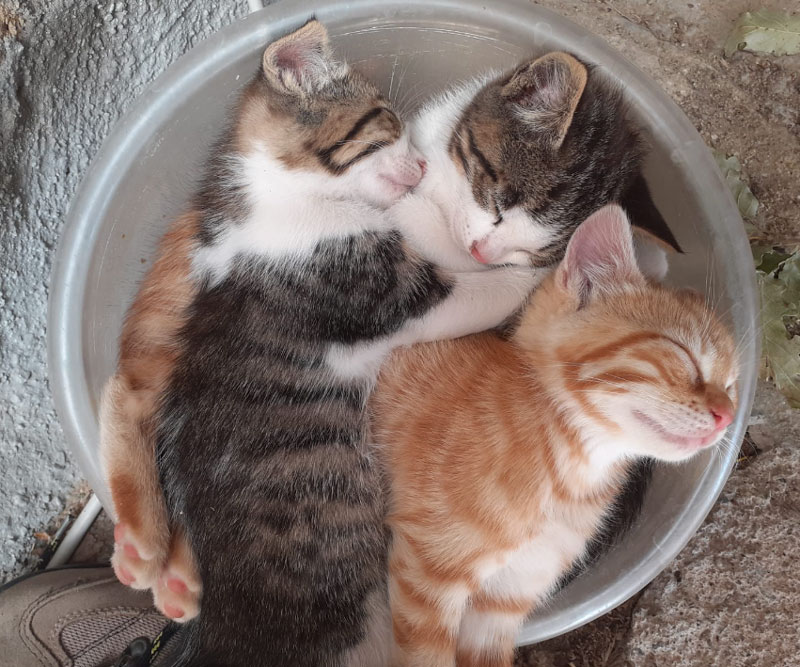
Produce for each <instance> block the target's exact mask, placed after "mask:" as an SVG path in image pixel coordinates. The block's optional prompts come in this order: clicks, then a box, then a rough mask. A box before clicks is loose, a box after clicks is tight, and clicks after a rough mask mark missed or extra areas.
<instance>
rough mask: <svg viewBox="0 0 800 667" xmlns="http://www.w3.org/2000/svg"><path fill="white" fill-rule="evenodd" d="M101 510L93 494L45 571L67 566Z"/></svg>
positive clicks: (98, 501) (100, 505) (101, 507)
mask: <svg viewBox="0 0 800 667" xmlns="http://www.w3.org/2000/svg"><path fill="white" fill-rule="evenodd" d="M101 509H103V505H102V504H101V503H100V500H99V499H98V497H97V496H96V495H94V494H92V495H91V496H90V497H89V500H88V501H87V502H86V505H84V507H83V509H82V510H81V513H80V514H79V515H78V517H77V518H76V519H75V522H74V523H73V524H72V525H71V526H70V527H69V530H68V531H67V533H66V534H65V535H64V537H63V539H62V540H61V543H60V544H59V545H58V547H56V552H55V553H54V554H53V557H52V558H51V559H50V562H49V563H47V567H46V568H45V569H47V570H49V569H51V568H54V567H59V566H60V565H65V564H66V562H67V561H68V560H69V559H70V558H71V557H72V554H74V553H75V549H77V548H78V546H79V545H80V543H81V541H82V540H83V537H84V535H86V533H87V532H88V531H89V528H91V526H92V523H94V520H95V519H96V518H97V515H98V514H100V510H101Z"/></svg>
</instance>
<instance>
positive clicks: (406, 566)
mask: <svg viewBox="0 0 800 667" xmlns="http://www.w3.org/2000/svg"><path fill="white" fill-rule="evenodd" d="M465 574H466V573H465ZM469 593H470V591H469V589H468V588H467V586H466V585H465V584H464V583H463V582H461V581H459V580H448V579H443V578H442V577H441V576H438V575H437V573H436V572H434V571H432V570H431V568H430V567H428V566H427V565H426V563H425V562H424V561H423V560H422V559H421V558H420V557H419V556H418V555H417V554H416V553H415V550H414V549H412V548H411V547H410V544H409V542H408V541H407V540H406V539H405V538H404V537H403V536H402V535H401V534H399V533H397V532H395V534H394V536H393V544H392V553H391V555H390V559H389V600H390V604H391V611H392V627H393V630H394V638H395V642H396V645H395V656H394V659H393V665H395V666H396V667H454V666H455V664H456V645H457V640H458V628H459V625H460V622H461V615H462V613H463V611H464V608H465V605H466V602H467V600H468V598H469Z"/></svg>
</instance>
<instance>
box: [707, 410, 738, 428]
mask: <svg viewBox="0 0 800 667" xmlns="http://www.w3.org/2000/svg"><path fill="white" fill-rule="evenodd" d="M711 416H712V417H713V418H714V430H716V431H721V430H722V429H724V428H727V427H728V425H729V424H730V423H731V422H732V421H733V412H732V411H731V409H730V408H728V407H726V406H714V407H712V408H711Z"/></svg>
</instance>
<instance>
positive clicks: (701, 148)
mask: <svg viewBox="0 0 800 667" xmlns="http://www.w3.org/2000/svg"><path fill="white" fill-rule="evenodd" d="M312 14H315V15H316V16H317V17H318V18H319V19H320V20H322V21H323V22H324V23H325V24H326V25H327V26H328V29H329V30H330V33H331V37H332V40H333V42H334V45H335V47H336V49H337V51H338V52H339V53H340V54H342V55H343V56H345V57H346V58H347V60H348V61H349V62H350V63H352V64H355V65H357V66H358V67H360V68H361V69H362V70H363V71H365V73H366V74H367V75H369V76H370V77H372V78H373V79H374V80H375V81H377V82H380V83H381V85H382V86H383V88H384V90H385V91H386V92H387V93H388V94H389V95H390V97H391V98H392V99H395V100H397V104H398V107H399V108H400V109H401V110H402V111H405V112H410V111H411V110H413V109H414V108H415V107H416V106H418V105H419V103H421V102H422V101H423V100H424V99H425V98H427V97H428V96H429V95H431V94H432V93H435V92H437V91H440V90H442V89H443V88H444V87H446V86H448V85H450V84H452V83H453V82H456V81H459V80H461V79H466V78H469V77H471V76H473V75H475V74H476V73H478V72H480V71H483V70H485V69H487V68H501V69H502V68H507V67H510V66H512V65H513V64H515V63H516V62H517V61H519V60H521V59H522V58H525V57H527V56H530V55H532V54H534V53H541V52H544V51H546V50H551V49H564V50H568V51H571V52H573V53H575V54H577V55H578V56H579V57H581V58H583V59H585V60H586V61H589V62H594V63H598V64H600V65H601V66H602V67H603V68H604V69H605V70H606V71H607V72H608V73H609V74H610V75H611V76H613V77H616V78H618V79H619V80H620V81H621V82H622V83H623V85H624V87H625V89H626V92H627V95H628V97H629V99H630V100H631V102H632V104H633V106H634V109H635V111H636V113H637V114H638V116H639V117H640V119H641V122H642V124H643V125H644V127H645V128H646V130H647V131H648V133H649V134H650V135H651V139H652V143H653V147H654V149H653V151H652V154H651V156H650V158H649V160H648V163H647V165H646V176H647V179H648V181H649V183H650V186H651V188H652V190H653V195H654V198H655V201H656V204H657V205H658V207H659V208H660V210H661V211H662V213H663V214H664V217H665V218H666V220H667V221H668V223H669V225H670V227H671V228H672V230H673V232H674V233H675V234H676V236H677V238H678V240H679V241H680V243H681V245H682V246H683V248H685V250H686V254H685V255H683V256H681V257H678V258H677V259H675V260H674V261H673V264H672V271H671V275H672V276H673V277H674V278H673V280H675V281H676V282H679V283H680V284H685V285H691V286H694V287H696V288H698V289H700V290H703V289H705V287H706V286H707V285H708V284H711V285H713V287H714V299H715V303H717V305H718V308H719V310H720V311H721V312H725V313H727V316H728V318H729V320H730V322H731V323H732V325H733V328H734V333H735V336H736V338H737V340H741V346H740V351H741V362H742V374H741V381H740V395H741V399H740V406H739V412H738V415H737V417H736V421H735V423H734V424H733V425H732V426H731V429H730V438H731V440H732V441H733V446H730V447H728V448H726V449H725V450H724V451H723V450H718V451H714V452H706V453H704V454H703V455H702V456H699V457H697V458H695V459H693V460H692V461H691V462H689V463H687V464H685V465H680V466H664V467H660V468H658V470H657V472H656V474H655V478H654V481H653V484H652V486H651V488H650V490H649V493H648V496H647V500H646V503H645V507H644V512H643V515H642V518H641V520H640V521H639V522H638V523H637V525H636V526H635V527H634V528H633V530H632V531H631V532H630V533H629V534H628V535H627V537H626V538H625V540H624V542H623V543H622V544H621V545H620V546H618V547H617V548H615V549H613V550H612V551H611V552H610V553H609V554H608V555H607V556H606V557H605V558H603V559H602V560H601V561H600V562H599V563H598V564H597V565H596V566H595V567H594V568H593V569H592V570H591V571H590V572H588V573H586V574H584V575H583V576H581V577H579V578H578V579H577V580H575V581H574V582H573V583H572V584H570V585H569V586H568V587H567V589H566V590H564V591H563V592H562V593H560V594H559V595H558V596H557V597H556V598H555V599H554V600H553V601H552V602H551V603H550V604H549V605H548V606H547V608H546V609H544V610H541V611H539V612H538V613H536V614H535V615H534V616H533V617H532V618H531V620H530V621H529V622H528V623H527V624H526V625H525V627H524V629H523V630H522V633H521V634H520V637H519V642H520V643H523V644H525V643H531V642H536V641H540V640H543V639H547V638H549V637H553V636H555V635H558V634H561V633H563V632H566V631H568V630H571V629H573V628H576V627H578V626H580V625H582V624H584V623H587V622H588V621H590V620H592V619H594V618H596V617H597V616H600V615H601V614H603V613H605V612H607V611H609V610H611V609H613V608H614V607H615V606H617V605H618V604H620V603H621V602H623V601H624V600H626V599H627V598H629V597H630V596H631V595H633V594H634V593H636V592H637V591H638V590H639V589H641V588H642V587H643V586H645V585H646V584H647V583H648V582H650V581H651V580H652V579H653V578H654V577H655V576H656V575H657V574H658V573H659V572H660V571H661V570H662V569H663V568H664V567H665V566H666V565H667V564H668V563H669V562H670V561H671V560H672V559H673V558H674V557H675V555H676V554H677V553H678V551H680V549H681V548H682V547H683V546H684V545H685V544H686V542H687V541H688V540H689V538H690V537H691V536H692V535H693V534H694V532H695V531H696V530H697V528H698V526H699V525H700V523H701V522H702V521H703V519H704V518H705V516H706V514H707V513H708V511H709V509H710V508H711V506H712V504H713V503H714V501H715V500H716V498H717V496H718V495H719V492H720V490H721V488H722V485H723V484H724V482H725V480H726V478H727V477H728V474H729V472H730V469H731V466H732V465H733V462H734V460H735V458H736V452H737V449H738V447H737V445H738V444H739V443H740V442H741V439H742V437H743V434H744V429H745V425H746V423H747V417H748V414H749V411H750V406H751V402H752V397H753V391H754V387H755V379H756V360H757V353H758V349H757V348H758V344H757V342H756V336H755V335H754V333H755V332H756V331H757V326H756V291H755V283H754V272H753V269H752V259H751V256H750V251H749V247H748V243H747V239H746V237H745V233H744V230H743V227H742V222H741V219H740V217H739V214H738V212H737V210H736V207H735V205H734V204H733V201H732V199H731V197H730V195H729V193H728V190H727V188H726V185H725V183H724V182H723V180H722V178H721V177H720V175H719V173H718V171H717V168H716V166H715V164H714V162H713V160H712V158H711V154H710V152H709V150H708V149H707V148H706V146H705V145H704V144H703V142H702V140H701V139H700V137H699V136H698V134H697V132H695V130H694V128H693V127H692V126H691V124H690V123H689V121H688V120H687V119H686V117H685V116H684V115H683V113H681V111H680V110H679V109H678V108H677V107H676V106H675V104H673V103H672V101H671V100H670V99H669V98H668V97H667V96H666V95H665V94H664V93H663V92H662V91H661V90H660V89H659V88H658V86H656V85H655V84H654V83H653V82H652V81H650V80H649V79H648V78H647V77H646V76H644V75H643V74H642V73H641V72H640V71H639V70H637V69H636V68H635V67H634V66H633V65H631V64H630V63H629V62H627V61H626V60H625V59H623V58H622V57H621V56H620V55H619V54H618V53H616V52H615V51H613V50H612V49H611V48H609V47H608V46H607V45H606V44H605V43H604V42H603V41H602V40H600V39H599V38H597V37H595V36H593V35H592V34H590V33H588V32H586V31H585V30H583V29H581V28H578V27H577V26H575V25H573V24H572V23H570V22H569V21H566V20H565V19H563V18H560V17H559V16H557V15H555V14H553V13H551V12H549V11H546V10H544V9H541V8H539V7H536V6H535V5H532V4H529V3H527V2H514V1H512V0H492V2H491V3H488V2H479V1H478V2H476V1H471V0H457V1H455V0H453V1H450V0H402V2H394V1H391V0H390V1H382V2H375V1H374V0H350V1H348V2H320V1H319V0H315V1H309V0H293V1H292V2H286V1H284V2H278V3H276V4H273V5H270V6H269V7H267V8H265V9H264V10H262V11H259V12H257V13H255V14H252V15H251V16H249V17H248V18H246V19H244V20H242V21H240V22H238V23H236V24H234V25H232V26H230V27H228V28H226V29H224V30H222V31H220V32H219V33H218V34H217V35H215V36H214V37H213V38H211V39H209V40H208V41H206V42H204V43H203V44H201V45H199V46H198V47H197V48H195V49H194V50H193V51H191V52H190V53H188V54H186V55H185V56H184V57H183V58H181V59H180V60H179V61H178V62H177V63H176V64H175V65H173V66H172V67H171V68H170V69H169V70H168V71H167V72H166V73H165V74H164V75H162V76H161V77H160V78H159V79H158V80H157V81H156V82H155V83H154V84H153V85H151V86H150V87H149V89H148V90H147V91H146V92H145V93H144V94H143V95H142V97H141V99H140V100H139V101H138V103H137V104H136V105H135V106H134V107H133V108H132V109H131V110H130V112H129V113H128V114H127V116H126V117H125V118H124V120H123V121H122V122H120V124H119V126H118V127H117V128H116V131H115V132H114V133H113V134H112V135H111V137H109V139H108V140H107V141H106V142H105V144H104V146H103V149H102V150H101V151H100V153H99V154H98V156H97V158H96V159H95V162H94V164H93V166H92V168H91V169H90V171H89V174H88V176H87V177H86V179H85V181H84V183H83V186H82V187H81V189H80V191H79V192H78V194H77V196H76V197H75V200H74V202H73V205H72V209H71V211H70V215H69V219H68V220H67V222H66V224H65V226H64V234H63V237H62V239H61V244H60V246H59V249H58V254H57V258H56V261H55V265H54V269H53V278H52V284H51V291H50V313H49V325H50V326H49V361H50V374H51V386H52V389H53V393H54V396H55V400H56V404H57V407H58V412H59V415H60V417H61V420H62V423H63V426H64V430H65V432H66V436H67V438H68V442H69V445H70V447H71V448H72V450H73V453H74V455H75V457H76V459H77V461H78V463H79V465H80V466H81V468H82V470H83V472H84V474H85V475H86V477H87V479H88V480H89V482H90V483H91V484H92V486H93V487H94V489H95V490H96V491H97V493H98V495H99V496H100V498H101V500H103V502H104V504H105V505H106V507H108V506H109V504H108V491H107V489H106V488H105V486H104V484H103V481H102V477H101V473H100V467H99V461H98V455H97V440H98V429H97V406H98V397H99V396H100V391H101V388H102V386H103V383H104V382H105V380H106V379H107V378H108V377H109V375H111V373H112V372H113V370H114V366H115V362H116V357H117V341H118V337H119V332H120V326H121V323H122V318H123V315H124V313H125V310H126V308H127V307H128V305H129V304H130V302H131V300H132V299H133V296H134V293H135V291H136V287H137V283H138V281H139V280H140V279H141V277H142V276H143V274H144V272H145V271H146V270H147V268H148V266H149V265H150V262H151V260H152V255H153V250H154V248H155V244H156V242H157V241H158V238H159V237H160V235H161V234H162V233H163V232H164V230H165V229H166V227H167V225H168V224H169V222H170V221H171V220H172V219H173V218H174V217H175V216H176V215H177V214H178V213H180V212H181V211H182V209H183V208H184V206H185V203H186V200H187V197H188V195H189V192H190V190H191V187H192V183H193V181H194V179H195V177H196V176H197V174H198V167H199V165H201V163H202V161H203V159H204V156H205V155H206V152H207V149H208V147H209V144H210V143H211V141H212V140H213V138H214V137H215V135H216V134H217V132H218V131H219V130H220V128H221V127H222V124H223V120H224V118H225V115H226V110H227V109H228V107H229V105H230V104H231V103H232V102H233V101H234V100H235V99H236V96H237V93H238V92H239V90H240V89H241V87H242V85H243V84H244V83H245V82H246V81H247V80H248V79H249V78H250V76H251V75H252V73H253V72H254V71H255V70H256V68H257V67H258V64H259V61H260V57H261V53H262V51H263V48H264V46H265V45H266V44H267V43H268V42H270V41H271V40H273V39H275V38H276V37H278V36H280V35H282V34H284V33H286V32H288V31H290V30H292V29H294V28H296V27H298V26H299V25H301V24H302V23H304V22H305V20H306V19H308V17H309V16H311V15H312Z"/></svg>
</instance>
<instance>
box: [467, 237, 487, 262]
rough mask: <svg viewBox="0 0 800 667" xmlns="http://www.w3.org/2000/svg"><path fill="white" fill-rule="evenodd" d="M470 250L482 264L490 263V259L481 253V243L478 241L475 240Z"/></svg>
mask: <svg viewBox="0 0 800 667" xmlns="http://www.w3.org/2000/svg"><path fill="white" fill-rule="evenodd" d="M469 252H470V254H471V255H472V256H473V257H474V258H475V259H477V260H478V261H479V262H480V263H481V264H488V263H489V261H488V260H487V259H486V258H485V257H484V256H483V254H482V253H481V244H480V243H479V242H478V241H473V243H472V245H471V246H470V247H469Z"/></svg>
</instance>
